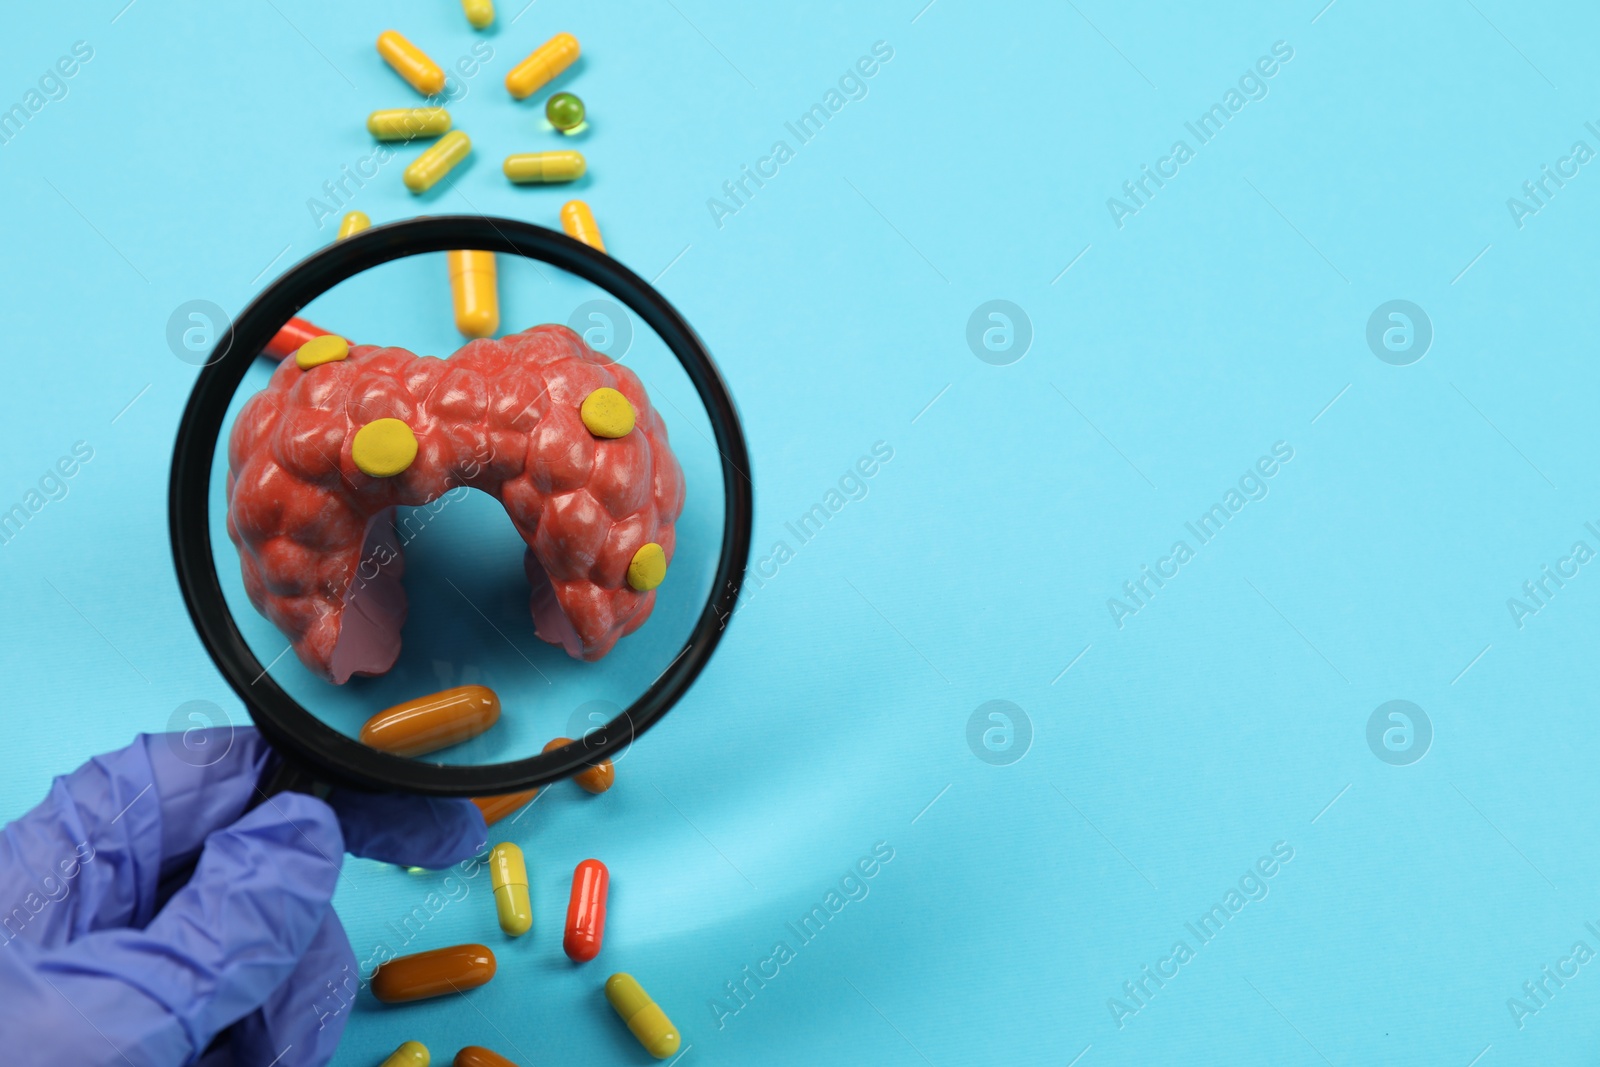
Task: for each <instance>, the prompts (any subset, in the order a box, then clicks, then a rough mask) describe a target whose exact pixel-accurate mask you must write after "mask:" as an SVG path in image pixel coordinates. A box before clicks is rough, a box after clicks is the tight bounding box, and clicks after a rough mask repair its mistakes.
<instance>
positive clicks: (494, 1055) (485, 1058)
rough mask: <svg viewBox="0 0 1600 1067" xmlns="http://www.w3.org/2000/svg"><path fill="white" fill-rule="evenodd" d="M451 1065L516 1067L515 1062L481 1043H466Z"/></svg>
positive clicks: (456, 1066)
mask: <svg viewBox="0 0 1600 1067" xmlns="http://www.w3.org/2000/svg"><path fill="white" fill-rule="evenodd" d="M451 1067H517V1065H516V1064H514V1063H512V1062H511V1061H510V1060H508V1059H506V1058H505V1057H504V1056H502V1055H500V1053H498V1052H492V1051H490V1050H489V1049H486V1048H484V1047H482V1046H481V1045H468V1046H467V1047H466V1048H464V1049H462V1050H461V1051H460V1052H458V1053H456V1058H455V1059H454V1060H452V1061H451Z"/></svg>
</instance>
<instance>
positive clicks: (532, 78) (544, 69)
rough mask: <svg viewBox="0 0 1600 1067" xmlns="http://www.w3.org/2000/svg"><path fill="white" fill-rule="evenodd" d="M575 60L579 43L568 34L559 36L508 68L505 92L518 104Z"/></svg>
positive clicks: (559, 34)
mask: <svg viewBox="0 0 1600 1067" xmlns="http://www.w3.org/2000/svg"><path fill="white" fill-rule="evenodd" d="M577 59H578V39H577V38H576V37H574V36H572V34H570V33H558V34H556V35H555V36H554V37H552V38H550V39H549V40H548V41H546V42H545V43H544V44H542V45H540V46H539V47H538V48H535V49H534V50H533V54H532V55H530V56H528V58H527V59H524V60H523V61H522V62H521V63H518V64H517V65H516V66H514V67H512V68H511V73H509V74H507V75H506V88H507V89H509V90H511V95H512V96H514V97H516V98H517V99H518V100H521V99H524V98H525V97H528V96H532V95H533V94H534V93H535V92H537V91H538V90H539V87H540V86H542V85H544V84H545V83H547V82H548V81H549V80H550V79H551V78H554V77H555V76H556V75H557V74H560V73H561V72H562V71H564V70H566V69H567V68H568V67H570V66H572V64H573V63H574V62H576V61H577Z"/></svg>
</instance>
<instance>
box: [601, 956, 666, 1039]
mask: <svg viewBox="0 0 1600 1067" xmlns="http://www.w3.org/2000/svg"><path fill="white" fill-rule="evenodd" d="M606 999H607V1000H609V1001H610V1002H611V1006H612V1007H613V1008H614V1009H616V1012H617V1014H618V1015H620V1016H622V1021H623V1022H625V1023H627V1024H628V1029H629V1030H632V1031H633V1036H634V1037H636V1038H638V1039H639V1044H641V1045H643V1046H644V1049H645V1051H646V1052H648V1053H650V1055H652V1056H654V1057H655V1058H656V1059H658V1060H664V1059H666V1058H667V1057H668V1056H671V1055H673V1054H675V1053H676V1052H677V1051H678V1043H679V1042H678V1028H677V1027H675V1026H673V1025H672V1020H671V1019H669V1018H667V1013H666V1012H664V1011H662V1010H661V1008H660V1007H659V1006H658V1005H657V1004H656V1002H655V1001H653V1000H651V999H650V996H649V994H647V993H646V992H645V991H644V989H643V988H641V987H640V985H639V983H638V982H637V981H636V980H635V979H634V977H633V975H631V974H614V975H612V976H611V977H610V978H607V979H606Z"/></svg>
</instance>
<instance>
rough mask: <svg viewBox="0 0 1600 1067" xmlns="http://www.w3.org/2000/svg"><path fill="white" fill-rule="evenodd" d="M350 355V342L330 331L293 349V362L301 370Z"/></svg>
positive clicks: (333, 361) (335, 361)
mask: <svg viewBox="0 0 1600 1067" xmlns="http://www.w3.org/2000/svg"><path fill="white" fill-rule="evenodd" d="M349 355H350V342H349V341H346V340H345V339H344V338H343V337H335V336H334V335H333V334H331V333H326V334H323V335H322V336H321V337H313V338H312V339H311V340H309V341H307V342H306V343H305V344H303V345H301V346H300V347H299V348H297V349H295V353H294V362H295V365H296V366H297V367H299V368H300V369H301V370H310V369H311V368H312V367H320V366H322V365H323V364H324V363H337V362H339V361H340V360H341V359H344V358H345V357H347V356H349Z"/></svg>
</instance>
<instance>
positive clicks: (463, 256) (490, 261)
mask: <svg viewBox="0 0 1600 1067" xmlns="http://www.w3.org/2000/svg"><path fill="white" fill-rule="evenodd" d="M445 258H446V260H447V261H448V262H449V264H450V293H451V295H452V296H453V297H454V299H455V305H456V329H458V330H460V331H461V332H462V333H463V334H464V335H465V336H467V337H488V336H489V335H490V334H492V333H494V332H495V331H496V330H498V329H499V328H500V297H499V295H498V294H497V293H496V292H495V280H494V253H493V252H449V253H447V254H446V256H445Z"/></svg>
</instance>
